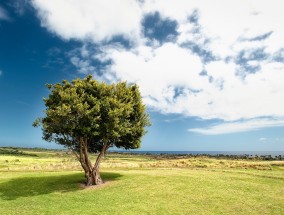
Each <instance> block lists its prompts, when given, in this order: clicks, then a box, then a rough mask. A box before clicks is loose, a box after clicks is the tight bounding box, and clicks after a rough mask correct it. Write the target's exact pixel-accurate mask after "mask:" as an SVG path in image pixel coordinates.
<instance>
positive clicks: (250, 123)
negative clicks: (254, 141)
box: [188, 118, 284, 141]
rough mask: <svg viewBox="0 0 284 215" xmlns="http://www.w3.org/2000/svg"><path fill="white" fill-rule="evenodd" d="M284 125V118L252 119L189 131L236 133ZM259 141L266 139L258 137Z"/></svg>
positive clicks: (214, 133) (199, 132)
mask: <svg viewBox="0 0 284 215" xmlns="http://www.w3.org/2000/svg"><path fill="white" fill-rule="evenodd" d="M281 126H284V119H283V118H282V119H253V120H245V121H240V122H230V123H222V124H218V125H214V126H211V127H207V128H191V129H188V131H189V132H194V133H198V134H204V135H218V134H228V133H238V132H247V131H254V130H259V129H262V128H267V127H281ZM259 140H260V141H266V138H260V139H259Z"/></svg>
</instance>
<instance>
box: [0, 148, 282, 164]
mask: <svg viewBox="0 0 284 215" xmlns="http://www.w3.org/2000/svg"><path fill="white" fill-rule="evenodd" d="M27 150H28V151H33V152H62V153H63V152H65V153H68V150H66V149H44V148H20V147H0V155H16V156H17V155H18V156H34V157H37V156H38V155H36V154H32V153H27V152H24V151H27ZM108 153H109V154H113V155H125V154H128V155H132V156H137V157H138V156H147V157H150V158H153V159H157V160H166V159H186V158H192V157H194V158H199V157H208V158H217V159H228V160H256V161H257V160H259V161H265V160H267V161H282V160H284V156H283V155H276V156H272V155H249V154H243V155H226V154H217V155H211V154H182V153H180V154H168V153H159V154H152V153H147V152H145V153H133V152H115V151H110V152H108Z"/></svg>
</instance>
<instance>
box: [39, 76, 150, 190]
mask: <svg viewBox="0 0 284 215" xmlns="http://www.w3.org/2000/svg"><path fill="white" fill-rule="evenodd" d="M47 87H48V89H49V90H50V95H49V97H48V98H44V102H45V106H46V110H45V114H46V116H45V117H43V118H38V119H37V120H36V121H35V122H34V124H33V125H34V126H39V125H42V131H43V139H44V140H46V141H49V142H52V141H54V142H56V143H58V144H61V145H63V146H65V147H67V148H69V149H71V150H72V152H73V153H74V155H75V156H76V158H77V159H78V161H79V162H80V163H81V166H82V168H83V169H84V171H85V176H86V179H87V180H86V184H87V185H92V184H100V183H102V180H101V178H100V174H99V164H100V161H101V158H102V156H103V155H104V154H105V153H106V150H107V149H108V148H109V147H113V146H115V147H117V148H124V149H136V148H139V147H140V144H141V138H142V136H143V135H144V134H145V133H146V131H145V126H149V125H150V122H149V116H148V114H147V113H146V107H145V105H143V103H142V98H141V95H140V92H139V88H138V86H137V85H135V84H134V85H128V84H127V83H126V82H119V83H116V84H107V83H104V82H98V81H96V80H94V79H93V78H92V76H91V75H89V76H87V77H85V78H84V79H75V80H73V81H72V82H68V81H66V80H64V81H62V83H57V84H54V85H52V84H47ZM90 152H98V153H99V154H98V157H97V160H96V162H95V164H94V165H92V163H91V160H90V157H89V153H90Z"/></svg>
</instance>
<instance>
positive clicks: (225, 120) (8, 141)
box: [0, 0, 284, 151]
mask: <svg viewBox="0 0 284 215" xmlns="http://www.w3.org/2000/svg"><path fill="white" fill-rule="evenodd" d="M281 4H283V3H281V1H277V0H273V1H269V2H267V1H262V0H258V1H256V0H252V1H249V2H248V1H245V0H238V1H237V0H233V1H230V2H229V1H225V0H224V1H223V0H221V1H220V2H219V4H218V5H214V4H213V3H212V1H206V0H204V1H190V2H189V1H186V0H179V1H174V0H154V1H147V0H146V1H135V0H123V1H119V2H116V1H110V0H105V1H97V0H93V1H91V0H84V1H83V0H81V1H79V0H78V1H76V0H75V1H69V2H67V1H63V0H57V1H55V0H54V1H45V0H33V1H28V0H18V1H12V0H11V1H9V0H8V1H0V104H1V105H0V146H9V145H13V146H23V147H52V148H53V147H58V146H57V145H56V144H54V143H46V142H44V141H43V140H41V130H40V129H36V128H33V127H32V122H33V121H34V119H35V118H37V117H38V116H43V114H44V113H43V110H44V105H43V102H42V98H43V97H46V96H47V95H48V90H47V89H46V87H45V84H46V83H57V82H60V81H61V80H62V79H67V80H72V79H74V78H76V77H84V76H85V75H87V74H93V76H94V77H95V78H96V79H98V80H100V81H106V82H108V83H111V82H116V81H119V80H127V81H128V82H129V83H136V84H138V85H139V86H140V90H141V94H142V96H143V101H144V103H145V104H146V105H147V108H148V112H149V114H150V116H151V122H152V126H151V127H149V128H148V133H147V134H146V136H145V137H144V138H143V142H142V148H141V150H165V151H166V150H177V151H182V150H187V151H284V132H283V130H284V100H283V97H284V41H283V38H284V31H283V30H284V29H283V25H282V23H281V21H280V20H282V18H284V17H282V16H283V13H282V11H281V9H280V8H281V6H282V5H281ZM281 17H282V18H281Z"/></svg>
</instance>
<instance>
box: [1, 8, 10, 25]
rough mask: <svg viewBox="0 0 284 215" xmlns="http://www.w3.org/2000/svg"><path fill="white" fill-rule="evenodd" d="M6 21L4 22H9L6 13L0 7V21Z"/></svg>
mask: <svg viewBox="0 0 284 215" xmlns="http://www.w3.org/2000/svg"><path fill="white" fill-rule="evenodd" d="M1 19H2V20H6V21H10V20H11V18H10V17H9V15H8V13H7V11H6V10H5V9H4V8H3V7H1V6H0V20H1Z"/></svg>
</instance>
